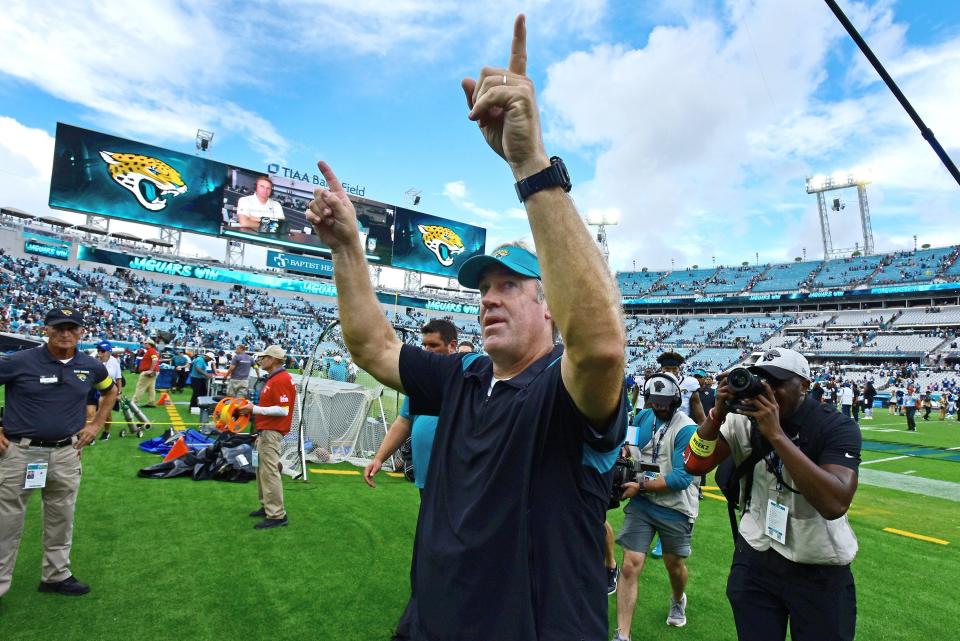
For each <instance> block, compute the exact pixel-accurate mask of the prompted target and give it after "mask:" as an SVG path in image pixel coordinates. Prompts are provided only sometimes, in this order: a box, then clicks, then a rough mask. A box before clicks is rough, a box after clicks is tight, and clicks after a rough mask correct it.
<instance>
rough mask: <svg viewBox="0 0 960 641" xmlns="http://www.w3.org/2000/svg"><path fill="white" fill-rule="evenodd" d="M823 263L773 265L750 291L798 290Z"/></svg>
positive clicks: (805, 262)
mask: <svg viewBox="0 0 960 641" xmlns="http://www.w3.org/2000/svg"><path fill="white" fill-rule="evenodd" d="M821 264H822V263H821V261H804V262H799V263H787V264H779V265H772V266H771V267H770V269H768V270H767V271H766V272H765V273H764V274H763V275H762V276H761V277H760V279H759V281H758V282H757V284H756V285H754V286H753V287H752V288H751V290H750V291H751V292H755V293H762V292H785V291H797V290H798V289H800V288H801V287H802V286H803V285H804V283H806V282H807V280H808V279H809V277H810V274H812V273H813V271H814V270H815V269H817V268H818V267H819V266H820V265H821Z"/></svg>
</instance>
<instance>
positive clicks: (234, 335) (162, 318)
mask: <svg viewBox="0 0 960 641" xmlns="http://www.w3.org/2000/svg"><path fill="white" fill-rule="evenodd" d="M956 254H957V248H949V252H946V253H943V252H941V258H940V259H938V260H939V261H940V262H939V263H938V264H941V263H943V261H945V260H947V259H951V260H956V258H957V256H956ZM898 256H899V255H898ZM904 256H907V255H903V256H899V257H900V258H901V259H903V258H904ZM913 260H918V259H916V257H914V258H913ZM924 260H929V259H924ZM858 265H860V266H862V265H863V262H862V261H861V262H857V261H853V262H851V263H850V264H849V266H848V267H849V269H848V271H850V272H855V271H862V270H859V268H857V266H858ZM941 266H942V265H941ZM775 267H776V269H777V270H781V269H782V268H787V267H793V266H775ZM721 269H722V272H721V271H719V270H718V272H717V273H722V274H725V275H724V276H722V277H721V278H716V279H715V281H716V282H715V284H716V285H718V286H720V285H723V282H722V281H725V282H727V283H729V282H734V281H736V280H737V279H741V278H744V277H747V276H749V277H750V279H755V278H756V277H757V276H758V275H759V274H760V273H769V272H770V270H769V269H768V268H767V267H753V266H744V267H742V268H736V269H729V268H721ZM706 272H710V273H713V272H712V271H711V270H688V271H684V272H680V273H677V274H676V276H675V277H673V278H672V279H670V278H668V276H669V275H668V273H666V272H654V273H648V272H637V273H631V276H630V277H631V278H632V277H634V276H637V275H638V274H642V278H640V279H639V280H638V281H631V282H640V281H643V282H646V283H649V282H652V281H660V285H661V286H667V287H681V288H682V287H686V286H687V285H688V284H694V283H700V282H701V281H700V279H701V278H702V277H703V274H704V273H706ZM151 276H152V277H151V278H148V277H145V276H144V275H143V274H142V273H140V272H132V271H128V270H116V272H115V273H108V271H107V270H106V269H104V268H101V267H92V268H80V267H75V266H71V265H69V264H50V263H47V262H45V261H43V260H40V259H37V258H35V257H30V258H23V257H17V256H13V255H10V254H7V253H5V252H3V251H2V250H0V331H8V332H14V333H19V334H26V335H32V336H40V335H42V333H43V327H42V314H43V313H44V312H45V310H47V309H48V308H50V307H51V306H53V305H56V304H67V303H69V304H70V305H71V306H73V307H77V308H79V309H80V310H81V311H82V312H83V313H84V315H85V316H86V318H87V319H89V322H90V329H89V336H90V337H91V339H92V338H94V337H103V338H109V339H111V340H119V341H128V342H131V343H138V344H139V343H141V342H142V341H143V340H145V339H146V338H147V337H148V336H154V335H156V333H157V332H162V333H164V334H165V336H166V337H167V339H166V342H173V343H174V344H176V345H178V346H190V347H195V348H197V349H212V350H214V351H215V352H216V351H222V350H224V349H227V350H229V349H231V348H232V346H233V345H236V344H239V343H243V344H247V345H249V346H251V348H253V349H257V348H258V347H261V346H265V345H267V344H270V343H273V342H277V341H279V342H282V343H283V344H284V345H286V346H287V350H288V352H289V353H291V354H296V355H309V354H312V353H313V351H314V349H315V347H316V346H317V345H316V344H317V341H318V339H319V337H320V334H321V332H322V331H323V328H324V327H325V326H326V325H327V324H328V323H329V322H330V321H332V320H333V319H335V318H336V317H337V310H336V306H335V301H334V300H333V299H321V298H319V297H315V298H313V299H312V300H307V299H306V298H304V297H302V296H294V295H290V296H285V295H283V294H282V293H278V292H274V291H272V290H269V291H265V290H259V289H251V288H232V287H230V286H227V285H224V286H223V288H217V287H215V286H207V285H206V284H204V285H202V286H192V285H187V284H186V283H184V282H170V281H166V280H163V277H162V276H160V275H156V276H154V275H151ZM618 277H619V278H620V280H621V282H623V279H624V277H625V275H624V274H620V275H618ZM385 313H386V314H387V316H388V318H389V320H390V321H391V323H392V324H393V325H394V326H395V327H397V328H398V330H399V331H398V334H399V335H400V336H401V337H402V338H403V340H405V341H407V342H409V343H412V344H417V343H418V342H419V328H420V327H421V326H422V325H423V324H424V323H425V322H427V321H428V320H430V319H431V318H441V317H442V318H447V319H449V320H452V321H453V322H454V323H455V324H456V326H457V329H458V332H459V333H460V335H461V338H465V339H466V340H469V341H471V342H472V343H473V344H474V346H475V347H477V348H480V347H482V346H481V343H480V338H479V337H480V334H481V332H480V327H479V324H478V322H477V320H476V319H474V318H469V317H466V316H460V317H454V316H453V315H449V314H445V315H441V314H440V313H439V312H429V311H426V310H422V309H419V308H413V307H406V308H392V307H388V308H387V309H385ZM626 329H627V337H628V346H627V362H628V365H627V367H628V370H630V371H637V372H638V371H640V370H642V369H643V368H645V367H648V366H651V365H652V364H653V362H654V359H655V357H656V355H657V354H659V353H661V352H663V351H666V350H672V351H678V352H680V353H681V354H683V355H684V356H685V357H686V358H687V363H688V366H689V367H695V368H703V369H705V370H708V371H713V372H716V371H720V370H723V369H726V368H727V367H729V366H731V365H733V364H735V363H738V362H740V361H742V360H743V359H744V358H746V357H747V356H749V355H750V353H751V352H754V351H756V350H759V349H769V348H772V347H776V346H785V347H792V348H794V349H798V350H800V351H801V352H804V353H806V354H808V355H809V356H811V357H813V358H816V357H817V356H818V355H822V356H825V355H829V356H831V357H832V356H847V357H851V358H854V359H855V358H856V357H857V356H858V355H863V356H870V355H873V356H872V357H873V358H875V357H876V356H886V355H889V356H893V357H895V358H896V357H899V356H900V355H903V357H904V358H907V357H909V358H919V357H922V356H925V355H929V354H931V353H933V356H932V358H934V359H935V360H936V361H937V362H938V363H939V365H940V366H946V365H947V362H948V360H949V361H950V362H952V361H954V360H956V359H958V358H960V344H958V340H957V336H958V333H960V307H955V306H943V305H936V306H925V307H916V308H907V309H875V310H844V311H833V312H805V313H800V314H780V313H778V314H772V313H768V314H764V315H750V314H718V315H717V314H715V315H684V316H674V315H656V314H643V315H631V316H628V317H627V318H626ZM338 337H339V334H338V333H337V332H333V333H332V334H331V336H330V337H328V344H327V345H325V346H324V349H326V350H327V351H328V352H329V353H330V354H334V353H339V354H343V355H344V356H346V351H345V350H344V349H343V346H342V341H341V340H340V339H339V338H338ZM882 378H884V377H879V378H878V380H880V379H882ZM885 384H894V383H885ZM929 384H932V385H940V384H942V383H940V382H939V380H937V381H934V382H932V383H929Z"/></svg>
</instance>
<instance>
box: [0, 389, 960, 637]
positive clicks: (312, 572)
mask: <svg viewBox="0 0 960 641" xmlns="http://www.w3.org/2000/svg"><path fill="white" fill-rule="evenodd" d="M127 389H128V390H131V391H132V387H129V386H128V387H127ZM188 398H189V396H188V394H186V393H184V394H180V395H175V400H178V401H182V400H186V399H188ZM51 409H53V408H51ZM178 409H179V411H180V413H181V415H182V416H183V418H184V419H186V420H187V422H188V424H189V423H190V422H191V421H190V417H189V415H188V414H187V412H186V407H185V406H183V405H181V406H178ZM147 412H148V413H149V414H150V416H151V418H154V417H155V418H156V420H158V421H165V420H166V419H167V414H166V410H165V409H163V408H156V409H149V408H148V409H147ZM876 415H877V418H876V419H875V420H874V421H872V422H865V423H864V426H865V427H870V428H880V429H886V428H890V429H895V428H899V427H902V426H903V421H904V419H903V418H901V417H893V418H888V417H886V416H882V415H881V414H880V413H879V412H877V413H876ZM116 430H117V428H116V427H115V428H114V432H115V433H114V435H113V436H112V437H111V440H110V441H108V442H106V443H102V442H101V443H98V444H97V445H96V446H94V447H92V448H88V449H87V450H86V451H85V452H84V454H83V458H84V479H83V482H82V484H81V490H80V497H79V500H78V506H77V514H76V521H75V522H76V529H75V536H74V548H73V555H72V556H73V569H74V571H75V572H76V574H77V576H78V578H80V579H81V580H83V581H85V582H89V583H90V584H91V586H92V591H91V593H90V594H89V595H87V596H85V597H81V598H67V597H61V596H59V595H51V594H39V593H37V591H36V586H37V582H38V581H39V572H40V562H41V545H40V518H41V515H40V512H41V511H40V503H39V499H38V497H33V498H32V500H31V504H30V507H29V509H28V515H27V522H26V527H25V531H24V536H23V542H22V543H21V548H20V555H19V558H18V562H17V567H16V571H15V573H14V582H13V586H12V588H11V590H10V592H9V593H8V594H7V595H6V596H4V597H3V599H2V601H0V630H2V634H0V636H2V638H4V639H11V640H17V641H31V640H37V641H40V640H43V641H50V640H61V639H63V640H67V639H82V640H91V639H105V640H112V639H118V640H119V639H136V638H150V637H159V638H170V637H172V638H177V639H211V640H213V639H217V640H219V639H229V638H253V639H259V638H264V639H266V638H269V639H301V638H310V639H320V640H330V641H353V640H356V641H370V640H374V639H387V638H389V635H390V631H391V629H392V626H393V624H394V623H395V622H396V620H397V618H398V617H399V615H400V612H401V610H402V608H403V606H404V604H405V602H406V599H407V596H408V571H409V562H410V551H411V543H412V540H413V533H414V529H415V525H416V516H417V510H418V497H417V493H416V490H415V488H414V487H413V486H412V485H411V484H409V483H407V482H406V481H403V480H402V479H396V478H390V477H387V476H385V475H383V474H381V475H380V477H378V488H377V489H376V490H371V489H369V488H367V487H366V486H365V485H364V484H363V482H362V480H361V478H360V477H359V476H353V475H324V474H310V480H309V482H308V483H303V482H294V481H290V480H286V479H285V496H286V501H287V507H288V511H289V513H290V520H291V525H290V526H289V527H287V528H281V529H277V530H269V531H254V530H253V529H252V525H253V523H254V521H255V520H254V519H251V518H249V517H247V512H249V511H250V510H252V509H254V508H255V507H256V486H255V485H254V484H253V483H250V484H229V483H219V482H213V481H205V482H199V483H196V482H193V481H191V480H189V479H170V480H152V479H139V478H137V477H136V471H137V470H138V469H139V468H141V467H145V466H147V465H150V464H152V463H154V462H156V461H158V460H159V459H158V457H155V456H152V455H148V454H144V453H142V452H140V451H139V449H137V447H136V446H137V443H138V442H139V441H138V440H137V439H130V438H127V439H118V438H117V436H116ZM158 432H159V430H158V429H157V428H154V429H153V430H151V434H153V435H155V434H157V433H158ZM891 434H892V435H893V436H897V434H895V433H888V432H881V433H874V430H873V429H870V430H867V431H865V432H864V437H865V438H867V439H872V438H874V437H876V438H877V439H880V438H881V437H883V440H884V441H889V440H890V438H891V436H890V435H891ZM908 436H909V437H911V438H912V439H915V440H910V441H906V442H907V443H910V444H916V445H933V444H934V443H930V442H926V441H925V439H927V438H928V437H929V439H930V440H931V441H936V445H937V446H938V447H950V446H957V445H960V425H957V424H956V423H955V422H951V423H947V424H943V425H934V424H932V423H931V424H923V423H922V424H921V425H920V433H919V434H915V435H914V434H910V435H908ZM941 441H946V442H943V443H941ZM950 443H952V444H950ZM879 458H886V456H880V455H877V454H876V453H865V455H864V460H865V461H866V460H878V459H879ZM904 466H906V467H904ZM336 467H338V468H341V469H356V468H351V467H350V466H346V465H341V466H336ZM869 467H871V468H872V469H878V470H884V471H889V472H900V473H902V472H904V471H909V470H913V471H914V473H912V474H911V476H913V477H927V478H936V479H940V480H950V481H956V480H957V474H958V473H957V472H956V471H954V470H955V469H956V470H960V464H958V463H956V462H952V461H939V460H930V459H926V458H916V457H911V458H907V459H898V460H896V461H890V462H882V463H875V464H870V465H869ZM958 507H960V506H958V505H957V504H956V503H954V502H951V501H947V500H943V499H935V498H929V497H925V496H920V495H917V494H908V493H905V492H900V491H896V490H890V489H883V488H877V487H871V486H868V485H861V486H860V489H859V491H858V493H857V497H856V500H855V502H854V505H853V507H852V508H851V510H850V520H851V522H852V523H853V527H854V529H855V531H856V533H857V536H858V537H859V539H860V553H859V555H858V557H857V560H856V561H855V562H854V574H855V576H856V579H857V587H858V601H859V616H858V635H857V636H858V638H860V639H866V640H869V641H874V640H881V639H882V640H883V641H899V640H903V641H914V640H915V639H924V638H950V637H952V636H953V635H954V634H955V626H956V624H955V621H956V620H957V618H958V617H960V603H958V601H957V600H956V599H954V598H952V597H951V596H950V594H951V593H952V589H951V586H952V585H955V583H956V580H955V578H954V577H956V576H960V510H958ZM609 517H610V521H611V523H612V524H613V525H614V528H619V526H620V524H621V523H622V519H623V512H622V510H614V511H611V512H610V513H609ZM884 528H895V529H900V530H905V531H909V532H915V533H918V534H923V535H927V536H932V537H936V538H941V539H945V540H947V541H950V545H947V546H941V545H935V544H931V543H927V542H924V541H919V540H913V539H908V538H903V537H901V536H896V535H893V534H889V533H887V532H884V531H883V529H884ZM693 550H694V552H693V556H692V557H691V558H690V560H689V563H688V566H689V569H690V582H689V587H688V591H687V593H688V595H689V600H690V605H689V607H688V611H687V614H688V619H689V623H688V625H687V626H686V627H685V628H682V629H673V628H668V627H667V626H666V625H665V619H666V615H667V609H668V594H669V588H668V583H667V578H666V572H665V571H664V570H663V568H662V565H661V564H660V563H659V562H656V561H653V560H651V562H650V563H649V564H648V566H647V568H646V570H645V572H644V575H643V577H641V581H640V600H639V604H638V606H637V609H636V612H635V616H634V625H633V631H632V632H633V637H634V638H635V639H644V640H659V639H671V640H675V639H691V640H694V639H696V640H700V639H711V640H712V641H727V640H733V639H735V638H736V633H735V631H734V628H733V621H732V616H731V614H730V608H729V605H728V603H727V600H726V596H725V582H726V576H727V571H728V568H729V562H730V555H731V538H730V530H729V525H728V524H727V515H726V506H725V505H724V504H723V503H722V502H720V501H717V500H713V499H704V501H703V503H702V504H701V516H700V519H699V521H698V522H697V526H696V531H695V534H694V539H693ZM618 553H619V550H618ZM610 604H611V607H610V615H609V616H610V622H611V626H610V629H611V631H612V630H613V629H614V628H615V627H616V626H615V614H616V612H615V597H611V599H610ZM492 641H494V640H492Z"/></svg>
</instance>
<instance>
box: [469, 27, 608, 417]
mask: <svg viewBox="0 0 960 641" xmlns="http://www.w3.org/2000/svg"><path fill="white" fill-rule="evenodd" d="M526 66H527V53H526V23H525V19H524V16H523V15H520V16H517V20H516V22H515V24H514V32H513V44H512V48H511V51H510V63H509V67H508V68H507V69H497V68H490V67H485V68H484V69H483V70H482V71H481V72H480V76H479V77H478V78H477V79H476V80H474V79H469V78H468V79H466V80H464V81H463V83H462V86H463V90H464V93H465V94H466V97H467V104H468V106H469V107H470V114H469V118H470V119H471V120H474V121H476V122H477V123H478V124H479V125H480V130H481V131H482V132H483V136H484V138H485V139H486V141H487V143H488V144H489V145H490V147H491V148H493V150H494V151H496V152H497V153H498V154H499V155H500V156H501V157H503V158H504V160H506V161H507V163H509V165H510V168H511V170H512V171H513V175H514V178H515V179H516V180H521V179H523V178H527V177H528V176H531V175H533V174H535V173H537V172H539V171H541V170H542V169H545V168H547V167H549V166H550V160H549V158H548V157H547V153H546V151H545V150H544V147H543V140H542V138H541V135H540V117H539V112H538V109H537V103H536V96H535V92H534V88H533V83H532V82H531V81H530V79H529V78H527V76H526ZM524 205H525V207H526V210H527V217H528V219H529V220H530V228H531V230H532V232H533V240H534V243H535V245H536V249H537V257H538V260H539V262H540V269H541V273H542V275H543V286H544V290H545V293H546V299H547V304H548V306H549V308H550V312H551V314H552V315H553V318H554V322H556V324H557V327H558V328H559V330H560V334H561V335H562V336H563V341H564V344H565V345H566V349H565V351H564V354H563V360H562V361H561V373H562V376H563V382H564V385H565V386H566V388H567V390H568V391H569V392H570V395H571V397H572V398H573V400H574V402H575V403H576V405H577V407H578V408H579V409H580V411H581V412H583V414H584V415H585V416H586V417H587V418H588V419H589V420H590V421H591V423H593V424H594V425H603V424H605V423H606V422H607V421H609V419H610V418H611V417H612V416H613V414H614V412H616V410H617V407H618V405H619V403H620V399H621V395H622V393H623V391H622V389H623V371H624V348H625V346H626V336H625V330H624V324H623V317H622V314H621V309H620V292H619V291H618V289H617V287H616V284H615V283H614V280H613V277H612V275H611V273H610V270H609V269H608V268H607V265H606V263H605V262H604V260H603V256H602V255H601V253H600V250H599V249H598V248H597V246H596V244H595V243H594V242H593V238H592V236H591V235H590V233H589V231H588V230H587V228H586V226H585V225H584V224H583V221H582V220H581V218H580V215H579V214H578V213H577V209H576V207H575V206H574V204H573V200H572V199H571V198H570V196H568V195H567V194H566V193H565V192H564V191H563V189H561V188H560V187H553V188H550V189H545V190H543V191H540V192H537V193H536V194H533V195H532V196H530V197H529V198H527V200H526V201H525V203H524Z"/></svg>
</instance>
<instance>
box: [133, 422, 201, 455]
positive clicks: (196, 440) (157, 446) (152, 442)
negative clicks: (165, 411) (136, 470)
mask: <svg viewBox="0 0 960 641" xmlns="http://www.w3.org/2000/svg"><path fill="white" fill-rule="evenodd" d="M183 436H184V441H185V442H186V444H187V447H189V448H190V449H191V450H192V451H194V452H196V451H199V450H203V449H206V448H207V447H209V446H210V444H211V443H213V439H212V438H210V437H208V436H204V435H203V434H202V433H200V432H198V431H197V430H195V429H193V428H190V429H188V430H187V431H186V432H184V433H183ZM174 442H176V441H174ZM140 449H141V450H143V451H144V452H147V453H148V454H161V455H163V456H166V455H167V454H168V453H169V452H170V450H171V449H173V443H170V444H167V443H165V442H164V438H163V437H162V436H157V437H155V438H151V439H147V440H146V441H143V442H142V443H140Z"/></svg>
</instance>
